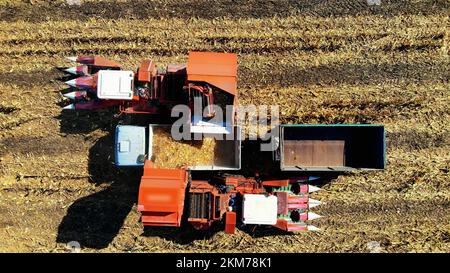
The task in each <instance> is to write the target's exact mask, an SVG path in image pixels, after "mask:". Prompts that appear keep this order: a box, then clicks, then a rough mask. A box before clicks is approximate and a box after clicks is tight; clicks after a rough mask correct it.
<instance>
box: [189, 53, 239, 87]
mask: <svg viewBox="0 0 450 273" xmlns="http://www.w3.org/2000/svg"><path fill="white" fill-rule="evenodd" d="M187 74H188V78H187V79H188V81H204V82H207V83H210V84H212V85H214V86H216V87H218V88H220V89H222V90H224V91H226V92H228V93H230V94H232V95H236V87H237V82H236V81H237V80H236V77H237V55H236V54H233V53H215V52H189V59H188V63H187Z"/></svg>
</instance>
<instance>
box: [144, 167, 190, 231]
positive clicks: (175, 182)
mask: <svg viewBox="0 0 450 273" xmlns="http://www.w3.org/2000/svg"><path fill="white" fill-rule="evenodd" d="M186 185H187V173H186V170H183V169H156V168H152V166H151V162H150V161H146V163H145V165H144V175H143V176H142V179H141V185H140V187H139V197H138V210H139V211H141V213H142V222H143V224H144V225H153V226H154V225H163V226H180V223H181V216H182V214H183V207H184V197H185V189H186Z"/></svg>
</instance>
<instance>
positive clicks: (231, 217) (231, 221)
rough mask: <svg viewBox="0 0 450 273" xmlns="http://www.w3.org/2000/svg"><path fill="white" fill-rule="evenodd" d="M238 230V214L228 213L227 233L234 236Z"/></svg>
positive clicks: (226, 218) (226, 214) (226, 216)
mask: <svg viewBox="0 0 450 273" xmlns="http://www.w3.org/2000/svg"><path fill="white" fill-rule="evenodd" d="M235 229H236V212H233V211H228V212H226V213H225V233H228V234H234V231H235Z"/></svg>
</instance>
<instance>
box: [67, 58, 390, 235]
mask: <svg viewBox="0 0 450 273" xmlns="http://www.w3.org/2000/svg"><path fill="white" fill-rule="evenodd" d="M69 59H70V60H71V61H76V62H79V63H81V64H82V65H80V66H77V67H73V68H69V69H67V70H66V71H67V72H69V73H72V74H75V75H77V76H80V77H79V78H76V79H74V80H71V81H68V82H66V83H67V84H68V85H70V86H72V87H73V88H74V89H75V90H73V91H72V92H70V93H66V94H64V96H65V97H67V98H69V99H71V100H73V101H74V102H73V104H70V105H68V106H66V107H64V109H74V110H77V109H101V108H107V107H118V110H119V111H120V112H121V113H127V114H152V115H156V114H159V115H167V114H168V115H170V111H171V109H172V108H173V107H174V106H175V105H179V104H181V105H186V106H188V107H189V108H190V109H191V124H190V130H191V131H190V133H191V134H194V133H195V134H198V133H202V134H204V136H206V137H208V136H209V137H210V136H211V134H213V135H220V134H222V135H226V134H230V130H229V129H230V128H234V121H231V122H230V123H226V122H224V123H221V124H218V123H215V122H212V121H211V120H212V118H213V117H214V116H215V115H216V112H215V110H214V109H215V108H214V107H213V105H219V106H220V107H222V110H224V111H223V112H225V108H226V106H229V105H232V106H233V109H234V107H235V106H236V104H237V93H236V87H237V56H236V55H235V54H229V53H210V52H190V53H189V58H188V62H187V64H186V65H178V64H173V65H168V66H167V67H166V68H165V69H161V68H157V67H156V65H155V64H154V63H153V62H152V61H150V60H145V61H143V62H142V63H141V65H140V66H139V69H138V71H137V72H136V73H134V72H133V71H124V70H121V66H120V65H119V64H117V63H115V62H112V61H109V60H106V59H104V58H102V57H95V56H83V57H78V58H69ZM195 99H198V100H200V101H201V105H202V108H203V113H202V114H201V116H196V115H195V114H193V113H194V109H193V101H194V100H195ZM156 126H159V125H156ZM154 128H155V126H154V125H149V131H148V133H146V128H145V127H139V126H129V125H119V126H117V129H116V143H115V145H116V146H115V158H116V165H117V166H119V167H120V166H141V167H143V169H144V171H143V176H142V180H141V184H140V188H139V198H138V199H139V200H138V210H139V211H140V212H141V214H142V223H143V224H144V226H173V227H180V226H182V223H184V222H185V221H187V222H189V223H190V224H191V225H192V226H193V227H195V228H196V229H199V230H204V229H208V228H210V227H211V225H212V224H213V223H216V222H220V223H223V224H224V225H225V231H226V232H227V233H234V231H235V226H236V223H238V222H239V223H242V224H246V225H269V226H274V227H276V228H278V229H281V230H284V231H300V230H317V229H318V228H316V227H314V226H311V225H309V224H307V223H308V221H309V220H314V219H317V218H319V217H320V216H319V215H317V214H315V213H313V212H311V211H310V209H311V208H313V207H315V206H318V205H320V201H317V200H314V199H311V198H309V197H308V194H309V193H311V192H315V191H317V190H319V188H317V187H314V186H311V185H308V184H306V183H308V182H309V181H312V180H316V179H318V177H314V176H298V175H296V176H293V177H292V178H288V179H262V178H261V177H259V176H258V175H256V176H255V177H250V178H249V177H243V176H240V175H235V174H223V173H219V172H218V171H221V172H223V171H226V170H239V169H240V167H241V162H240V161H241V140H240V138H239V137H238V138H237V139H234V140H233V141H231V142H230V141H223V142H221V143H220V145H221V146H220V145H219V149H218V151H217V154H215V157H217V156H219V157H222V158H219V159H218V160H217V162H214V164H213V165H211V166H194V164H193V165H192V166H185V167H181V168H178V169H167V168H157V167H155V164H154V162H153V158H154V156H155V155H154V150H155V149H153V145H154V143H152V137H153V134H154V133H153V130H154ZM280 128H281V130H280V131H281V134H280V136H279V140H280V147H279V148H278V150H276V151H275V153H274V155H276V156H275V158H276V159H275V161H274V162H273V164H278V163H277V162H276V161H280V162H279V164H280V167H281V171H302V172H305V171H306V172H307V171H327V172H329V171H348V170H354V169H365V170H370V169H383V168H384V164H385V163H384V154H385V152H384V149H385V146H384V127H382V126H378V125H330V126H328V125H311V126H308V125H285V126H284V125H282V126H280ZM238 131H239V132H240V130H239V129H238ZM237 135H240V134H239V133H238V134H237ZM193 172H203V174H204V173H205V172H208V179H205V180H199V179H192V174H193ZM291 173H292V172H291Z"/></svg>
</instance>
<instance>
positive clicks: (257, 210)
mask: <svg viewBox="0 0 450 273" xmlns="http://www.w3.org/2000/svg"><path fill="white" fill-rule="evenodd" d="M277 200H278V199H277V197H276V196H274V195H270V196H265V195H264V194H245V195H244V200H243V202H242V203H243V204H242V210H243V212H242V215H243V217H242V222H243V223H244V224H256V225H275V224H276V223H277V211H278V204H277Z"/></svg>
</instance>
